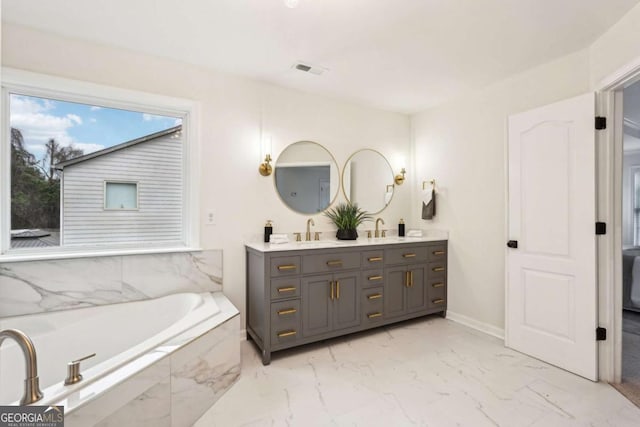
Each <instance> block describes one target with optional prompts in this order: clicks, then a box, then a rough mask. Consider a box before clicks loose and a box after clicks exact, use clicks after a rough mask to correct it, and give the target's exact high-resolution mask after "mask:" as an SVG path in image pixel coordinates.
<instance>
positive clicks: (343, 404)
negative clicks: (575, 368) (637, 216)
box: [195, 316, 640, 427]
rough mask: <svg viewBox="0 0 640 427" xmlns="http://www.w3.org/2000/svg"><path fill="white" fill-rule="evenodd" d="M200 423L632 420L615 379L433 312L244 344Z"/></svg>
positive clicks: (638, 414)
mask: <svg viewBox="0 0 640 427" xmlns="http://www.w3.org/2000/svg"><path fill="white" fill-rule="evenodd" d="M242 357H243V361H242V374H241V378H240V380H239V381H238V382H237V383H236V385H235V386H234V387H232V388H231V390H229V391H228V392H227V393H226V394H225V395H224V396H222V397H221V398H220V400H218V402H217V403H216V404H215V405H214V406H213V407H212V408H211V409H209V411H207V412H206V413H205V414H204V415H203V416H202V418H200V420H198V421H197V422H196V424H195V426H196V427H205V426H224V427H230V426H304V427H307V426H325V425H328V426H414V425H416V426H473V427H482V426H508V427H512V426H545V427H549V426H638V425H640V409H639V408H637V407H636V406H634V405H633V404H632V403H631V402H629V401H628V400H627V399H625V398H624V397H623V396H622V395H621V394H620V393H618V392H617V391H616V390H615V389H614V388H613V387H611V386H610V385H608V384H605V383H594V382H591V381H589V380H586V379H583V378H581V377H578V376H576V375H573V374H570V373H568V372H566V371H564V370H562V369H558V368H555V367H553V366H550V365H548V364H546V363H543V362H540V361H538V360H536V359H533V358H531V357H528V356H525V355H523V354H520V353H518V352H515V351H512V350H509V349H507V348H505V347H504V346H503V342H502V340H499V339H497V338H494V337H491V336H489V335H486V334H483V333H481V332H478V331H476V330H473V329H470V328H467V327H465V326H462V325H460V324H457V323H455V322H452V321H450V320H447V319H442V318H440V317H438V316H435V317H427V318H422V319H418V320H414V321H410V322H405V323H401V324H398V325H393V326H389V327H385V328H380V329H376V330H373V331H367V332H364V333H360V334H356V335H351V336H348V337H341V338H337V339H333V340H328V341H325V342H321V343H315V344H310V345H307V346H304V347H301V348H297V349H292V350H287V351H284V352H279V353H274V355H273V360H272V362H271V365H269V366H263V365H262V364H261V362H260V357H259V354H258V352H257V351H256V349H255V347H254V346H253V343H251V342H243V343H242Z"/></svg>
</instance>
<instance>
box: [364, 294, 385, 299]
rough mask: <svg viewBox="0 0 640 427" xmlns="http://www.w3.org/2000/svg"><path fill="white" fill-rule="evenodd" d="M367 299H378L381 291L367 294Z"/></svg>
mask: <svg viewBox="0 0 640 427" xmlns="http://www.w3.org/2000/svg"><path fill="white" fill-rule="evenodd" d="M367 298H368V299H378V298H382V294H381V293H377V294H371V295H367Z"/></svg>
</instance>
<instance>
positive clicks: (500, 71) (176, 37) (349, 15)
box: [2, 0, 639, 112]
mask: <svg viewBox="0 0 640 427" xmlns="http://www.w3.org/2000/svg"><path fill="white" fill-rule="evenodd" d="M638 1H639V0H606V1H603V0H455V1H454V0H299V5H298V7H297V8H295V9H290V8H287V7H285V5H284V3H285V2H284V0H134V1H132V0H109V1H106V0H105V1H97V0H91V1H87V0H48V1H43V0H10V1H8V0H5V1H2V20H3V21H7V22H11V23H16V24H21V25H25V26H28V27H34V28H37V29H41V30H44V31H51V32H54V33H59V34H62V35H66V36H70V37H76V38H80V39H85V40H89V41H95V42H99V43H103V44H107V45H113V46H117V47H124V48H128V49H132V50H135V51H140V52H144V53H148V54H153V55H158V56H162V57H167V58H172V59H176V60H179V61H185V62H189V63H193V64H197V65H201V66H205V67H210V68H214V69H218V70H222V71H226V72H231V73H236V74H241V75H245V76H249V77H252V78H257V79H260V80H264V81H268V82H272V83H275V84H278V85H282V86H286V87H292V88H297V89H302V90H305V91H309V92H315V93H323V94H327V95H330V96H337V97H340V98H345V99H348V100H351V101H355V102H358V103H362V104H366V105H370V106H375V107H379V108H383V109H387V110H392V111H399V112H416V111H420V110H423V109H425V108H428V107H430V106H433V105H435V104H438V103H441V102H443V101H444V100H447V99H449V98H452V97H455V96H456V95H459V94H460V93H462V92H464V91H467V90H470V89H472V88H474V87H479V86H484V85H487V84H489V83H491V82H494V81H498V80H501V79H503V78H505V77H507V76H508V75H511V74H513V73H516V72H520V71H523V70H526V69H528V68H531V67H533V66H535V65H538V64H542V63H545V62H548V61H550V60H553V59H555V58H557V57H560V56H562V55H565V54H568V53H571V52H574V51H576V50H579V49H581V48H584V47H587V46H588V45H589V44H590V43H591V42H592V41H593V40H595V39H596V38H597V37H598V36H599V35H600V34H602V33H603V32H604V31H605V30H606V29H607V28H609V27H610V26H611V25H613V24H614V23H615V22H617V21H618V20H619V19H620V18H621V17H622V16H623V15H624V14H625V13H626V12H627V11H628V10H629V9H631V8H632V7H633V6H634V5H635V4H637V3H638ZM297 60H302V61H306V62H310V63H311V64H314V65H319V66H322V67H326V68H328V69H329V71H328V72H327V73H325V74H324V75H322V76H316V75H312V74H305V73H302V72H300V71H296V70H293V69H291V66H292V65H293V63H294V62H296V61H297Z"/></svg>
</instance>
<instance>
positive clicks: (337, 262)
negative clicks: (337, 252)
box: [327, 259, 342, 267]
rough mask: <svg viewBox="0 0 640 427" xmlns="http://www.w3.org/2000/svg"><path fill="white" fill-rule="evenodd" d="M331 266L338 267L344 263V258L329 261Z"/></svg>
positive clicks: (328, 263)
mask: <svg viewBox="0 0 640 427" xmlns="http://www.w3.org/2000/svg"><path fill="white" fill-rule="evenodd" d="M327 265H328V266H329V267H338V266H341V265H342V260H339V259H338V260H334V261H327Z"/></svg>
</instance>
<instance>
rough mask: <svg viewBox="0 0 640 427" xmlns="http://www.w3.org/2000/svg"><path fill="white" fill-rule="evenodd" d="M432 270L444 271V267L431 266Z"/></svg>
mask: <svg viewBox="0 0 640 427" xmlns="http://www.w3.org/2000/svg"><path fill="white" fill-rule="evenodd" d="M432 270H433V271H444V267H433V268H432Z"/></svg>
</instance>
